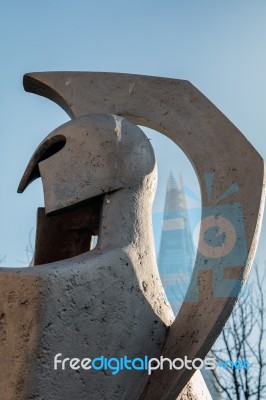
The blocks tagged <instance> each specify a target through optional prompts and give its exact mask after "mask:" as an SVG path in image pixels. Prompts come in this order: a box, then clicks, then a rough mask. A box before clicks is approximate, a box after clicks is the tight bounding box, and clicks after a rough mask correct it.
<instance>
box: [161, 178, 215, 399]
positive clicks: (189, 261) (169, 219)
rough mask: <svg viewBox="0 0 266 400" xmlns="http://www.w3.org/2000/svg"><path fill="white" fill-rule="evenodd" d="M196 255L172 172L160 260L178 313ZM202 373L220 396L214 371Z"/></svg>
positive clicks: (181, 192) (166, 287)
mask: <svg viewBox="0 0 266 400" xmlns="http://www.w3.org/2000/svg"><path fill="white" fill-rule="evenodd" d="M195 257H196V249H195V247H194V245H193V240H192V233H191V228H190V223H189V217H188V209H187V203H186V198H185V193H184V187H183V180H182V176H181V175H180V177H179V180H178V182H176V180H175V178H174V176H173V174H172V173H170V175H169V178H168V181H167V187H166V194H165V203H164V214H163V226H162V235H161V243H160V249H159V253H158V260H157V262H158V268H159V272H160V276H161V280H162V283H163V286H164V290H165V294H166V297H167V299H168V301H169V303H170V304H171V307H172V309H173V311H174V314H175V315H176V314H177V313H178V311H179V309H180V307H181V304H182V302H183V300H184V297H185V295H186V291H187V288H188V285H189V282H190V277H191V274H192V270H193V267H194V262H195ZM210 356H211V355H210ZM201 373H202V375H203V377H204V380H205V382H206V384H207V386H208V389H209V391H210V394H211V396H212V398H213V399H215V400H218V399H220V398H221V395H220V394H219V393H218V391H217V388H216V386H217V385H216V382H215V381H214V378H213V375H212V373H211V372H210V371H208V370H205V369H204V368H203V369H202V370H201Z"/></svg>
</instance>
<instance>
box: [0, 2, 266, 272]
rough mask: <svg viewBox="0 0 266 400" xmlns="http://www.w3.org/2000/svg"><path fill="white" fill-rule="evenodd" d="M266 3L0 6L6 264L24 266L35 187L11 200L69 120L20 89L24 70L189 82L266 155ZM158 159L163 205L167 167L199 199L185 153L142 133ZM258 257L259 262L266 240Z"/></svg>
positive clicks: (159, 203) (38, 195)
mask: <svg viewBox="0 0 266 400" xmlns="http://www.w3.org/2000/svg"><path fill="white" fill-rule="evenodd" d="M265 20H266V2H265V1H264V0H253V1H251V0H250V1H248V0H234V1H232V0H224V1H213V0H212V1H207V0H201V1H198V0H193V1H192V0H182V1H181V0H175V1H174V0H172V1H171V0H165V1H164V2H159V1H157V2H155V1H150V0H146V1H139V0H135V1H134V2H133V1H130V2H129V1H117V0H114V1H107V0H106V1H99V0H98V1H96V0H95V1H89V0H86V1H84V0H76V1H72V0H71V1H70V0H57V1H51V0H46V1H45V2H44V1H42V2H41V1H36V0H35V1H32V0H25V1H23V2H20V1H19V0H16V1H14V0H9V1H5V0H2V1H1V4H0V34H1V36H0V37H1V39H0V51H1V53H0V54H1V64H0V68H1V74H0V80H1V96H2V99H3V101H1V104H2V107H1V119H0V151H1V156H0V179H1V198H0V205H1V208H0V209H1V213H2V217H1V246H0V254H6V261H5V263H4V265H7V266H19V265H20V266H22V265H23V264H21V263H20V261H19V260H25V259H26V256H25V247H26V245H27V241H28V234H29V232H30V230H31V229H32V227H34V225H35V214H36V208H37V207H38V206H41V205H42V204H43V199H42V188H41V183H40V181H36V182H35V183H34V184H32V185H31V186H30V187H29V188H28V189H27V191H26V192H25V193H24V194H22V195H19V194H16V189H17V186H18V183H19V181H20V178H21V176H22V173H23V172H24V169H25V166H26V164H27V162H28V160H29V158H30V156H31V154H32V153H33V151H34V150H35V148H36V147H37V145H38V144H39V143H40V141H41V140H42V139H43V138H44V137H45V136H46V135H47V134H48V133H49V132H50V131H52V130H53V129H54V128H55V127H57V126H58V125H60V124H62V123H63V122H65V121H67V120H68V116H67V115H66V114H65V112H64V111H62V110H61V109H60V108H59V107H58V106H57V105H56V104H53V103H52V102H50V101H48V100H47V99H43V98H41V97H38V96H36V95H33V94H28V93H26V92H24V90H23V87H22V77H23V74H24V73H26V72H30V71H51V70H81V71H86V70H87V71H114V72H129V73H136V74H138V73H139V74H147V75H157V76H165V77H171V78H177V79H187V80H189V81H191V82H192V83H193V84H194V85H195V86H196V87H197V88H198V89H199V90H201V91H202V92H203V93H204V94H205V95H206V96H207V97H208V98H209V99H210V100H211V101H213V103H214V104H215V105H216V106H217V107H218V108H219V109H220V110H221V111H223V112H224V114H225V115H226V116H227V117H228V118H229V119H230V120H231V121H232V122H233V123H234V124H235V125H236V126H237V127H238V128H239V129H240V130H241V131H242V132H243V133H244V134H245V136H246V137H247V138H248V140H249V141H250V142H251V143H252V144H253V145H254V146H255V148H256V149H257V150H258V151H259V152H260V154H261V155H262V156H263V157H264V158H265V157H266V136H265V128H266V23H265ZM146 132H147V135H148V136H149V137H150V138H151V139H152V144H153V145H154V147H155V151H156V153H157V159H158V164H159V178H160V180H159V190H158V198H157V200H156V204H155V210H156V212H160V211H161V210H162V207H163V195H164V190H165V186H166V179H167V176H168V174H169V171H170V170H173V171H174V173H175V175H176V176H177V177H178V175H179V173H180V172H182V174H183V177H184V181H185V183H186V184H187V186H189V187H190V188H192V189H193V190H194V191H195V192H196V193H198V185H197V181H196V177H195V174H194V172H193V169H192V167H191V166H190V164H189V161H188V160H187V159H186V157H184V156H183V154H182V153H181V151H177V150H176V149H175V146H174V145H173V144H171V143H170V142H169V141H168V140H163V138H161V137H160V136H159V135H158V134H157V135H156V134H154V133H153V132H151V131H147V130H146ZM265 231H266V227H265V223H264V224H263V235H262V239H261V244H260V246H259V257H260V258H265V259H266V255H265V250H264V248H263V241H264V240H265V236H266V235H265Z"/></svg>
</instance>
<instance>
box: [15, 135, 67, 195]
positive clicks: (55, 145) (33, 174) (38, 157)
mask: <svg viewBox="0 0 266 400" xmlns="http://www.w3.org/2000/svg"><path fill="white" fill-rule="evenodd" d="M65 144H66V138H65V137H64V136H63V135H57V136H53V137H51V138H49V139H47V140H46V141H45V142H44V143H42V144H41V145H40V147H39V148H38V149H37V150H36V152H35V153H34V155H33V156H32V158H31V160H30V162H29V164H28V166H27V168H26V171H25V173H24V175H23V177H22V179H21V182H20V184H19V187H18V193H22V192H23V191H24V190H25V188H26V187H27V186H28V185H29V184H30V183H31V182H33V181H34V180H35V179H37V178H40V171H39V163H40V162H41V161H44V160H47V159H48V158H50V157H52V156H53V155H54V154H56V153H58V152H59V151H60V150H62V148H63V147H64V146H65Z"/></svg>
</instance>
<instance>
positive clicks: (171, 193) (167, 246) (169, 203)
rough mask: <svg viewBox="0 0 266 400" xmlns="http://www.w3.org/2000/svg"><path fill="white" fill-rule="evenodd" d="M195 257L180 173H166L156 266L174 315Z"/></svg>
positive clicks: (184, 292) (186, 285)
mask: <svg viewBox="0 0 266 400" xmlns="http://www.w3.org/2000/svg"><path fill="white" fill-rule="evenodd" d="M194 261H195V249H194V245H193V241H192V235H191V229H190V224H189V218H188V210H187V204H186V198H185V194H184V189H183V181H182V176H181V175H180V177H179V180H178V182H176V180H175V178H174V176H173V174H172V173H170V175H169V178H168V182H167V187H166V195H165V204H164V215H163V226H162V235H161V243H160V249H159V253H158V268H159V272H160V276H161V279H162V283H163V286H164V290H165V294H166V297H167V299H168V301H169V303H170V304H171V306H172V309H173V311H174V313H175V315H176V314H177V313H178V311H179V308H180V306H181V304H182V302H183V300H184V297H185V294H186V291H187V288H188V284H189V281H190V276H191V273H192V269H193V266H194Z"/></svg>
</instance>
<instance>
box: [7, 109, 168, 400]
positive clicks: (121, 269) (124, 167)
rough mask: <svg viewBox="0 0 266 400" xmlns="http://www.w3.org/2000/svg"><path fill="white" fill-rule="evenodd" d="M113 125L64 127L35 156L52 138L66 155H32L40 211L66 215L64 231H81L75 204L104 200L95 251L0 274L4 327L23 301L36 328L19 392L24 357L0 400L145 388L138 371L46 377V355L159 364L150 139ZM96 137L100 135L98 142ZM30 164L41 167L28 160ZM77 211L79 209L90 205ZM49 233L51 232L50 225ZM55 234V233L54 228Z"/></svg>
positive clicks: (88, 120)
mask: <svg viewBox="0 0 266 400" xmlns="http://www.w3.org/2000/svg"><path fill="white" fill-rule="evenodd" d="M116 122H117V121H116V119H115V118H114V117H113V116H111V115H102V116H99V115H97V116H88V117H82V118H80V119H76V120H75V121H70V122H69V123H67V124H65V125H63V126H62V127H60V128H58V129H57V130H55V131H54V132H53V133H52V134H51V135H49V136H48V137H47V139H46V140H44V143H43V144H41V146H40V149H42V148H43V146H44V148H45V150H47V149H48V147H47V146H46V145H45V143H51V140H50V139H51V137H57V136H58V131H60V135H63V134H64V135H65V137H66V139H67V141H66V145H65V147H63V148H62V149H61V150H60V151H59V152H57V153H55V154H53V155H52V156H50V157H49V158H45V160H44V159H43V154H42V151H40V149H39V150H37V153H36V154H38V155H39V156H40V159H42V161H41V162H40V163H39V168H40V172H41V176H42V180H43V185H44V190H45V207H46V208H47V209H49V211H52V212H55V211H56V210H57V211H59V210H60V211H62V210H63V209H64V204H65V207H67V210H66V211H67V214H68V213H69V212H70V214H71V216H72V217H71V218H72V221H71V222H69V223H70V224H71V225H72V226H75V223H77V224H78V225H77V227H78V228H79V227H80V223H82V222H83V221H80V220H79V219H80V215H79V212H78V210H72V211H69V210H68V207H69V206H70V205H72V206H73V203H74V201H76V202H79V201H81V202H83V201H84V199H85V197H86V198H90V197H95V196H98V195H99V194H102V193H106V192H108V194H106V195H105V196H104V199H103V205H102V207H101V218H100V223H99V241H98V245H97V247H96V249H94V250H92V251H88V252H86V253H83V254H82V255H78V256H76V257H72V258H69V259H66V260H61V261H58V262H53V263H50V264H44V265H38V266H36V267H29V268H25V269H16V270H8V271H6V270H2V271H1V273H0V280H1V283H2V285H3V286H5V291H4V293H3V294H2V295H1V306H0V310H2V309H4V312H5V314H6V315H7V316H8V318H11V317H10V316H9V314H10V312H11V311H13V310H14V308H15V309H16V313H19V310H20V308H21V306H20V303H19V301H20V298H23V302H24V303H27V304H28V307H29V310H30V311H29V313H31V314H30V317H31V318H32V319H34V320H35V319H38V322H37V323H35V325H34V326H35V330H36V333H34V332H35V331H33V332H32V339H31V340H32V343H33V344H34V345H32V346H30V349H28V350H27V349H25V350H26V355H27V351H28V352H29V355H27V366H26V372H25V373H24V374H23V383H21V384H20V387H21V392H20V394H17V393H14V391H13V392H12V394H10V391H11V390H13V389H12V388H13V387H14V386H17V385H18V382H21V376H22V375H21V370H23V368H24V367H25V365H24V364H25V354H24V352H22V351H21V352H20V353H18V354H16V360H15V362H16V365H17V368H18V369H19V371H20V374H19V373H18V374H16V375H13V374H12V373H10V372H11V371H10V370H9V375H8V376H6V375H4V378H5V382H6V384H5V385H6V386H8V387H10V388H11V389H9V391H8V390H7V389H6V388H1V394H2V393H4V394H3V397H2V398H3V400H11V399H12V400H15V399H20V400H22V399H23V400H24V399H25V400H26V399H27V400H28V399H47V400H48V399H55V400H56V399H58V400H59V399H62V398H64V399H69V400H72V399H79V400H85V399H86V400H87V399H88V398H90V399H110V398H111V399H132V400H133V399H138V398H139V397H140V395H141V392H142V391H143V389H144V387H145V385H146V384H147V381H148V374H147V372H146V371H127V370H123V371H121V372H120V373H118V374H117V375H114V376H113V375H112V374H111V371H92V370H90V371H83V370H80V371H73V370H71V369H69V368H68V369H66V370H65V371H60V370H58V371H54V368H53V359H54V356H55V355H56V354H57V353H62V354H63V357H71V358H73V357H77V358H80V359H83V358H85V357H90V358H94V357H99V356H101V355H104V356H105V357H117V358H119V357H122V356H124V355H127V356H128V358H131V359H132V358H135V357H137V356H142V357H144V356H145V355H148V356H149V357H159V355H160V353H161V350H162V346H163V344H164V342H165V337H166V333H167V328H168V327H169V326H170V325H171V323H172V321H173V315H172V311H171V309H170V307H169V305H168V304H166V302H165V300H164V295H163V289H162V285H161V281H160V278H159V275H158V270H157V266H156V258H155V252H154V245H153V233H152V221H151V212H152V202H153V197H154V192H155V187H156V176H157V171H156V163H155V157H154V153H153V150H152V147H151V145H150V142H149V140H148V139H147V138H146V136H145V135H144V134H143V132H142V131H141V130H140V129H139V128H138V127H136V126H135V125H134V124H132V123H130V122H128V121H126V120H122V119H121V118H120V123H121V125H120V130H119V132H117V130H116V129H117V123H116ZM95 132H98V133H99V136H96V139H95ZM118 133H119V135H118ZM72 140H73V141H72ZM92 144H93V147H92ZM68 146H70V147H68ZM92 149H93V150H92ZM103 149H104V151H103ZM103 154H104V156H103ZM46 155H47V153H46ZM49 155H51V153H49ZM33 160H36V163H38V161H39V160H37V159H36V155H34V156H33ZM36 165H37V164H36ZM29 168H30V169H31V170H34V165H33V164H32V163H30V167H29ZM84 168H85V169H86V171H85V172H84ZM114 169H116V173H115V177H116V180H115V181H114V182H116V186H115V187H114V186H112V184H113V177H114V175H113V174H114ZM83 173H84V174H85V173H86V174H87V175H86V176H85V175H83ZM72 177H73V181H71V178H72ZM69 183H71V186H70V188H72V189H73V192H72V193H71V192H70V193H69ZM58 185H59V186H60V187H59V189H60V191H59V192H57V190H58ZM85 188H86V190H87V194H86V190H85ZM114 189H116V190H115V191H113V190H114ZM109 190H111V192H112V193H109ZM71 195H72V196H73V197H71ZM72 200H73V201H72ZM64 202H65V203H64ZM84 207H85V210H86V207H88V206H86V205H85V206H84ZM87 211H88V210H87ZM75 212H77V218H76V219H75V216H73V215H74V214H75ZM88 213H90V209H89V211H88ZM96 213H97V211H96ZM67 214H66V215H67ZM54 217H58V218H59V220H60V218H63V214H60V215H58V216H52V217H51V218H54ZM47 218H49V217H47ZM84 219H86V216H84ZM90 219H91V215H90V214H89V220H90ZM95 221H97V218H95ZM44 223H45V224H46V222H44ZM52 225H53V227H55V226H56V223H55V224H54V223H53V222H52ZM57 229H59V232H62V230H61V228H60V226H59V227H57ZM81 234H83V232H81ZM59 243H60V238H59ZM57 244H58V242H57ZM55 247H56V244H55ZM56 254H57V251H56ZM4 272H5V273H4ZM13 277H16V281H14V280H13ZM18 281H19V283H18ZM32 281H34V282H35V281H36V282H37V283H36V284H38V287H39V293H38V295H37V296H36V297H35V298H32V294H31V293H30V290H31V282H32ZM10 282H11V286H10ZM23 282H25V283H23ZM21 285H22V286H21ZM16 286H18V287H19V288H20V287H22V289H21V290H23V287H24V291H25V293H24V294H23V297H22V296H21V295H20V296H19V297H18V299H17V300H16V303H15V304H14V305H13V308H12V309H11V308H10V307H9V303H8V298H9V296H10V292H11V291H14V290H16V289H15V288H16ZM20 293H21V292H20ZM34 293H35V292H34ZM1 312H2V311H1ZM10 326H12V321H11V325H10ZM15 328H16V327H15ZM25 332H26V327H24V326H22V327H21V330H20V331H17V330H16V331H15V337H14V338H13V339H12V340H13V342H12V344H14V345H15V347H16V348H20V349H22V348H23V346H24V341H25V340H24V336H25ZM10 346H11V344H10V342H8V343H7V344H6V346H5V347H4V348H3V352H2V354H3V356H4V359H5V360H9V357H10ZM12 360H13V358H12ZM8 368H11V367H10V364H9V366H8ZM2 372H4V371H2ZM2 389H5V390H2Z"/></svg>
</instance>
